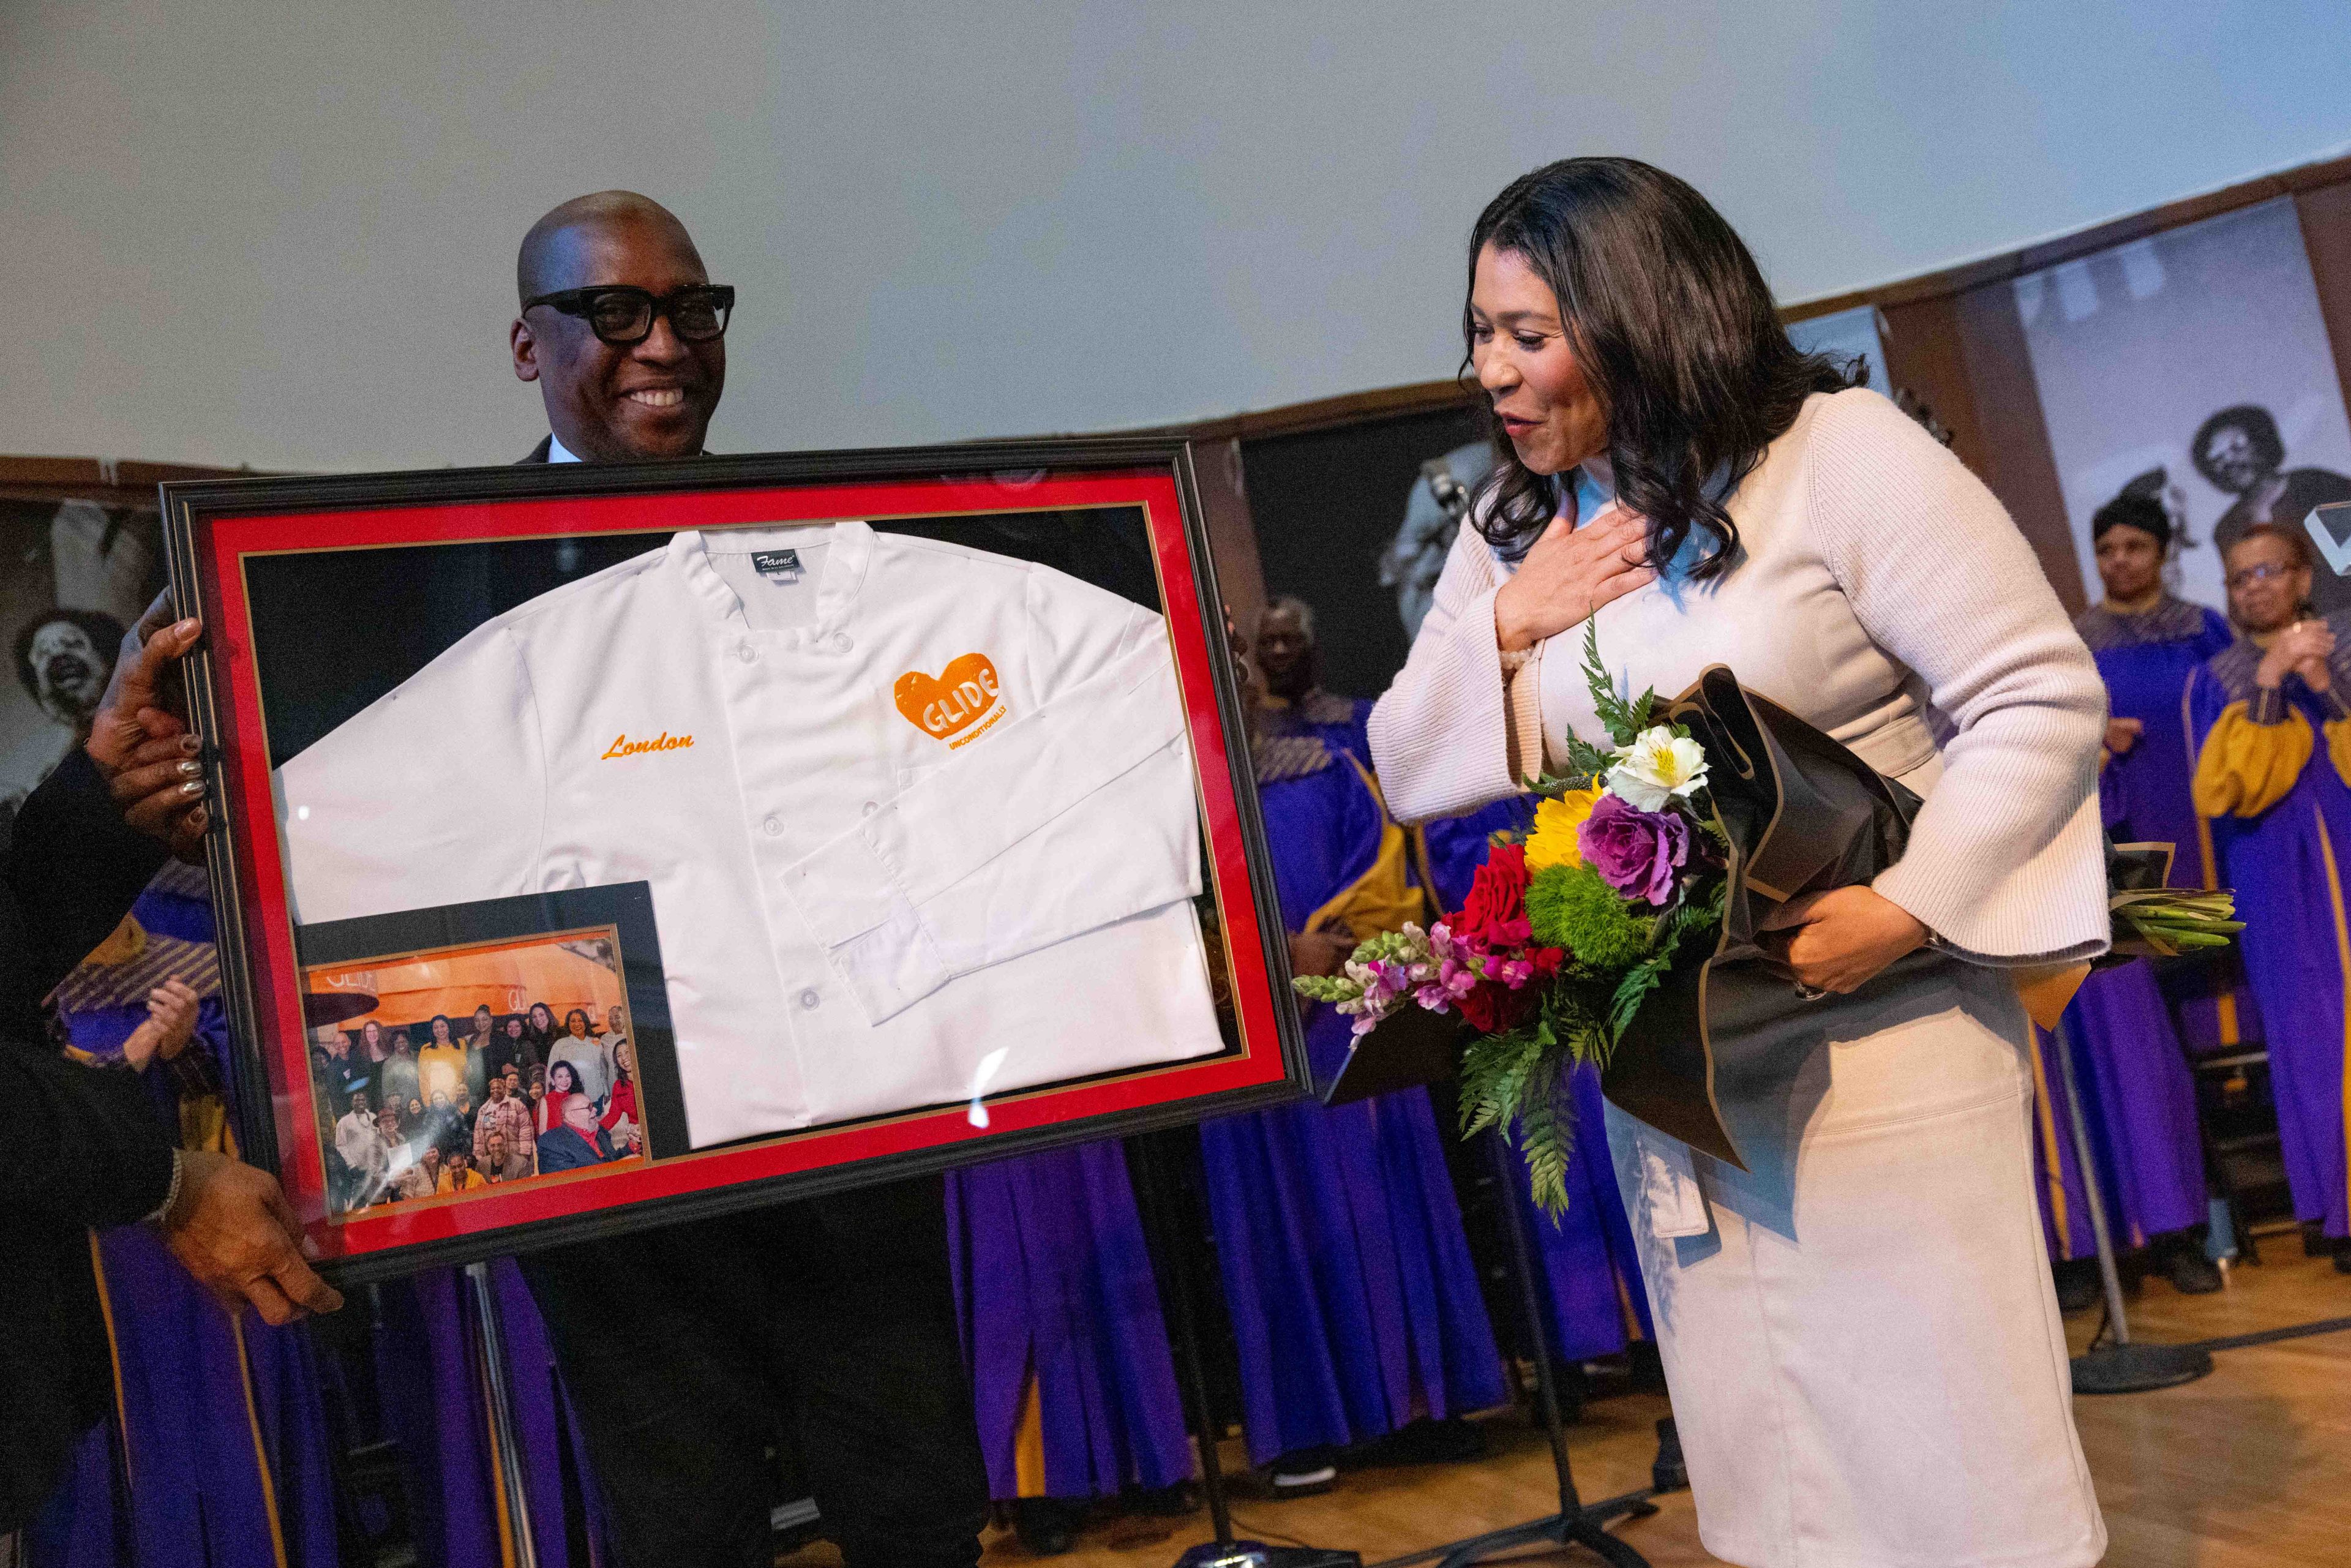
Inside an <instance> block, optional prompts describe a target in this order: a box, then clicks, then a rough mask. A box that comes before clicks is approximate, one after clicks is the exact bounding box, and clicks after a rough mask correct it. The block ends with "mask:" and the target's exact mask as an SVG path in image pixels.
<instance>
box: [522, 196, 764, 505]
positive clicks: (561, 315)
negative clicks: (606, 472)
mask: <svg viewBox="0 0 2351 1568" xmlns="http://www.w3.org/2000/svg"><path fill="white" fill-rule="evenodd" d="M515 287H516V291H517V294H518V295H519V296H520V298H521V300H522V309H521V311H520V313H519V314H517V316H516V317H515V321H514V325H513V327H511V328H510V329H508V330H507V340H508V345H509V347H510V348H511V350H513V354H514V371H515V375H516V376H517V378H518V379H520V380H522V381H526V382H538V389H539V393H540V396H541V397H542V398H543V399H544V400H545V401H546V403H547V423H548V424H549V430H550V433H549V435H548V437H547V439H546V440H544V441H541V442H540V443H539V444H538V446H537V447H536V448H535V449H533V451H532V452H531V454H530V455H529V456H528V457H526V458H524V459H523V461H524V462H526V463H564V462H582V463H629V462H641V461H643V460H644V459H647V458H661V457H694V456H697V455H700V454H701V451H702V438H703V434H704V433H705V431H707V430H708V429H709V428H710V416H711V414H712V413H714V412H715V411H716V409H717V407H718V394H719V393H720V392H723V391H724V390H726V318H727V313H728V311H729V310H730V309H731V308H732V307H733V304H734V292H735V291H734V290H733V289H731V288H726V287H714V286H713V285H712V283H711V281H710V275H709V274H708V273H707V272H705V270H703V266H702V256H701V254H700V253H699V252H698V251H696V250H695V248H694V240H693V238H692V237H691V236H690V235H687V234H686V232H685V225H684V224H681V223H679V222H678V221H677V219H676V218H675V217H674V215H672V214H671V213H670V212H669V210H668V209H667V208H665V207H663V206H662V205H661V204H659V203H656V202H653V201H649V200H647V199H646V198H645V197H643V196H639V195H635V194H632V193H630V192H627V191H600V192H598V193H595V194H593V195H588V196H579V197H575V198H573V199H572V200H570V201H569V202H566V203H564V204H562V205H561V206H559V207H557V208H556V209H555V210H554V211H552V212H550V213H549V214H547V215H546V216H545V217H543V218H541V219H539V220H538V222H537V223H536V224H533V225H531V229H530V232H529V233H528V235H524V236H523V242H522V250H521V253H520V254H519V255H518V256H517V258H516V263H515Z"/></svg>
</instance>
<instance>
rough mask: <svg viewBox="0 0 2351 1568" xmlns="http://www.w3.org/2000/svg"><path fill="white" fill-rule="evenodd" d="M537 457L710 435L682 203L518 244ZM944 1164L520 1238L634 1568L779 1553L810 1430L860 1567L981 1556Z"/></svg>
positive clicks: (707, 293) (576, 223)
mask: <svg viewBox="0 0 2351 1568" xmlns="http://www.w3.org/2000/svg"><path fill="white" fill-rule="evenodd" d="M516 281H517V285H518V288H519V292H520V296H521V299H522V312H521V314H520V315H519V316H518V317H517V319H516V321H515V324H514V327H513V329H512V331H511V333H510V337H511V340H512V344H513V349H514V366H515V374H516V375H517V376H519V377H521V378H522V379H523V380H524V381H527V382H538V386H539V392H540V393H541V395H542V396H543V397H544V398H545V400H546V403H547V420H548V424H549V426H550V429H551V434H550V435H549V439H548V440H546V441H544V442H542V443H540V444H539V446H538V450H536V451H534V452H533V453H532V454H531V455H529V456H528V458H526V459H524V461H525V462H534V463H565V462H591V463H594V462H622V461H632V460H643V459H648V458H668V457H691V456H693V455H696V454H697V453H699V452H701V450H702V439H703V433H704V432H705V430H706V429H708V428H709V424H710V415H711V413H712V411H713V410H714V409H716V407H717V406H718V394H719V392H720V390H721V389H722V388H723V387H724V386H725V384H726V341H725V337H724V334H725V332H726V312H727V309H728V308H731V306H732V305H733V303H734V291H733V290H732V289H726V288H718V287H714V286H713V285H712V284H711V282H710V278H709V275H708V274H707V273H706V272H705V271H704V269H703V265H702V257H701V255H700V254H699V253H698V252H697V251H696V250H695V247H694V241H693V239H692V238H691V237H689V236H688V235H687V234H686V232H685V225H683V224H681V223H679V222H678V221H677V219H676V218H675V217H674V216H673V215H672V214H670V213H669V212H668V211H667V210H666V209H665V208H664V207H662V206H661V205H660V204H657V203H654V202H652V201H649V200H647V199H646V198H645V197H643V196H640V195H635V194H632V193H629V192H626V191H605V192H601V193H597V194H595V195H592V196H581V197H580V198H578V199H577V200H575V201H569V202H566V203H564V204H562V205H561V206H559V207H558V208H556V209H555V210H554V211H553V212H551V213H549V214H547V215H546V216H545V217H543V218H541V219H539V220H538V223H536V224H534V225H531V230H530V233H529V234H528V235H526V236H524V239H523V243H522V253H521V256H520V257H519V258H518V260H517V266H516ZM947 1256H948V1255H947V1242H946V1197H945V1189H944V1186H943V1183H942V1181H941V1179H940V1178H939V1177H936V1176H932V1177H929V1178H918V1179H916V1180H914V1181H906V1182H894V1183H890V1184H887V1185H884V1186H869V1187H861V1188H859V1189H857V1190H855V1191H852V1192H844V1193H836V1194H830V1195H828V1196H826V1197H815V1198H810V1199H807V1200H805V1201H802V1202H799V1203H789V1204H781V1205H778V1206H777V1207H772V1208H767V1209H762V1210H759V1211H758V1212H756V1213H751V1214H743V1215H733V1216H727V1217H725V1218H717V1219H705V1220H695V1221H692V1222H689V1223H686V1224H682V1225H674V1226H671V1227H669V1228H665V1229H661V1230H654V1231H647V1232H641V1233H639V1234H636V1235H632V1236H622V1237H616V1238H614V1239H611V1240H609V1241H598V1242H591V1243H589V1244H586V1245H583V1246H576V1247H563V1248H557V1249H551V1250H549V1251H545V1252H540V1253H535V1254H532V1255H530V1256H528V1257H526V1258H525V1259H523V1260H522V1264H523V1271H524V1273H525V1275H526V1276H527V1277H528V1280H529V1281H530V1286H531V1292H532V1294H533V1296H534V1297H536V1298H537V1300H538V1305H539V1310H540V1312H541V1314H542V1315H543V1316H544V1317H545V1318H546V1320H547V1326H548V1330H549V1337H550V1338H551V1339H552V1341H553V1343H554V1345H555V1352H556V1358H557V1360H558V1362H559V1364H561V1366H562V1368H563V1374H564V1385H565V1387H566V1388H567V1389H568V1390H569V1393H570V1395H571V1399H572V1403H573V1406H575V1408H576V1409H577V1410H578V1412H579V1415H580V1425H581V1427H583V1428H584V1429H585V1431H586V1434H587V1437H588V1447H589V1450H590V1454H591V1455H592V1456H593V1457H594V1459H595V1462H596V1470H597V1476H598V1479H600V1480H601V1482H602V1484H603V1491H604V1495H605V1497H606V1498H607V1500H609V1501H610V1503H611V1514H612V1518H613V1524H614V1532H615V1534H616V1535H617V1536H618V1538H619V1546H620V1553H621V1558H622V1564H623V1568H656V1565H658V1568H672V1565H674V1564H686V1563H692V1564H694V1565H695V1568H703V1565H705V1564H710V1565H715V1568H753V1565H755V1564H756V1565H757V1568H768V1565H769V1564H771V1563H773V1562H774V1559H775V1545H774V1539H773V1532H772V1530H771V1527H770V1525H769V1522H768V1520H769V1514H770V1511H771V1509H772V1506H773V1505H774V1504H775V1503H776V1502H778V1501H779V1499H778V1498H777V1497H776V1496H775V1495H774V1492H775V1483H776V1466H775V1464H774V1462H773V1460H772V1459H771V1458H769V1450H770V1449H771V1448H773V1449H778V1450H780V1449H782V1448H787V1447H790V1446H792V1445H789V1444H788V1443H786V1442H784V1441H782V1440H781V1439H782V1438H783V1437H784V1436H785V1434H786V1432H787V1430H796V1433H797V1436H798V1437H799V1442H798V1445H797V1447H798V1448H799V1451H800V1452H801V1453H802V1455H803V1456H805V1460H806V1464H807V1468H808V1472H809V1480H810V1486H811V1488H812V1490H813V1491H814V1493H815V1498H816V1504H817V1508H818V1511H820V1514H821V1515H822V1517H823V1526H824V1531H825V1533H826V1534H827V1535H829V1536H831V1539H832V1540H833V1542H834V1543H835V1544H837V1545H838V1546H839V1547H840V1548H841V1560H842V1562H843V1563H844V1564H846V1568H883V1565H884V1564H887V1565H889V1568H969V1565H971V1564H974V1563H977V1562H978V1561H979V1528H980V1525H981V1524H982V1523H983V1522H984V1521H985V1519H986V1515H987V1469H986V1468H985V1465H984V1463H983V1461H982V1459H981V1458H980V1449H979V1437H978V1434H977V1429H976V1427H975V1426H974V1424H973V1418H972V1408H971V1385H970V1380H969V1378H968V1376H967V1375H966V1373H965V1371H964V1366H963V1358H962V1351H961V1347H960V1345H959V1343H958V1342H957V1340H956V1320H955V1298H954V1294H953V1289H952V1286H951V1284H950V1281H949V1277H948V1272H947Z"/></svg>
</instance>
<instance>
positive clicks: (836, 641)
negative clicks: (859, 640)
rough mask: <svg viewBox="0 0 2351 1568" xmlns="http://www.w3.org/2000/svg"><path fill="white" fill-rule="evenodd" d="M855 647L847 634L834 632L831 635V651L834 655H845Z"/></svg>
mask: <svg viewBox="0 0 2351 1568" xmlns="http://www.w3.org/2000/svg"><path fill="white" fill-rule="evenodd" d="M856 645H857V644H855V643H852V642H851V641H850V640H849V633H848V632H834V633H833V634H832V651H833V652H834V653H848V652H849V650H850V649H852V648H853V647H855V646H856Z"/></svg>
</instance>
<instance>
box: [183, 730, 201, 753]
mask: <svg viewBox="0 0 2351 1568" xmlns="http://www.w3.org/2000/svg"><path fill="white" fill-rule="evenodd" d="M180 749H181V750H183V751H184V752H186V753H187V754H188V755H189V756H191V757H193V756H194V755H195V754H196V753H197V752H199V751H202V750H203V749H204V737H201V736H194V735H183V736H182V737H180Z"/></svg>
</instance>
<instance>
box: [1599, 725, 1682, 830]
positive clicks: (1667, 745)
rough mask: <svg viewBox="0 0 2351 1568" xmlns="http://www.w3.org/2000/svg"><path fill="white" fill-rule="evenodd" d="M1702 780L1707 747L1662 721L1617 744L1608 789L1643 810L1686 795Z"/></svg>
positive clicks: (1659, 807) (1657, 808)
mask: <svg viewBox="0 0 2351 1568" xmlns="http://www.w3.org/2000/svg"><path fill="white" fill-rule="evenodd" d="M1705 783H1706V748H1705V747H1702V746H1700V745H1698V742H1697V741H1695V740H1692V739H1690V738H1689V737H1687V736H1677V735H1676V734H1674V732H1673V731H1672V730H1670V729H1667V727H1664V726H1663V725H1659V726H1657V727H1656V728H1654V729H1645V730H1643V731H1642V732H1641V733H1640V734H1639V735H1638V736H1635V737H1634V739H1633V744H1632V745H1630V746H1625V747H1618V748H1617V751H1616V766H1615V767H1614V768H1610V769H1609V770H1608V789H1609V791H1610V793H1612V794H1614V795H1615V796H1616V797H1617V798H1618V799H1620V800H1623V801H1624V802H1625V804H1626V805H1628V806H1631V807H1633V808H1635V810H1643V811H1662V810H1665V809H1666V806H1667V802H1669V801H1672V800H1687V799H1689V798H1690V797H1691V796H1692V795H1694V794H1696V793H1698V790H1699V789H1701V788H1702V787H1703V786H1704V785H1705Z"/></svg>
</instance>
